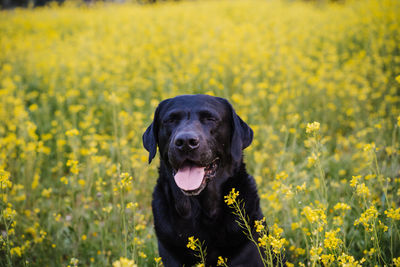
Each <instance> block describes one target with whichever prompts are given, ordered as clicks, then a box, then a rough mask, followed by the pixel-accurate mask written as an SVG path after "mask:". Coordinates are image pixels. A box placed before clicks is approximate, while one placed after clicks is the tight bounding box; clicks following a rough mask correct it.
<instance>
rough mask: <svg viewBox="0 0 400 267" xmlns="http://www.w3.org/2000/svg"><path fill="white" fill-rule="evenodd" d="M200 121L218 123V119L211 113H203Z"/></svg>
mask: <svg viewBox="0 0 400 267" xmlns="http://www.w3.org/2000/svg"><path fill="white" fill-rule="evenodd" d="M200 119H201V120H202V121H203V122H216V121H218V119H217V118H216V117H215V116H214V115H213V114H211V113H209V112H202V113H200Z"/></svg>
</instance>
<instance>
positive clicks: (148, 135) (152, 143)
mask: <svg viewBox="0 0 400 267" xmlns="http://www.w3.org/2000/svg"><path fill="white" fill-rule="evenodd" d="M155 123H156V122H155V120H153V122H152V123H151V124H150V126H149V127H148V128H147V130H146V131H145V132H144V134H143V138H142V140H143V146H144V148H145V149H146V150H147V151H149V164H150V163H151V161H152V160H153V158H154V157H155V156H156V153H157V137H156V134H157V133H156V130H155V126H154V124H155Z"/></svg>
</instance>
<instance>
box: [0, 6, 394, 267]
mask: <svg viewBox="0 0 400 267" xmlns="http://www.w3.org/2000/svg"><path fill="white" fill-rule="evenodd" d="M133 2H135V1H133ZM328 2H329V3H328ZM331 2H332V3H331ZM398 14H400V2H399V1H398V0H364V1H301V0H296V1H280V0H271V1H260V0H248V1H244V0H237V1H225V0H222V1H180V2H177V3H157V4H154V5H138V4H136V3H132V1H126V2H125V3H118V4H117V3H104V2H101V1H98V2H95V3H91V4H90V5H87V4H83V3H78V2H76V1H65V2H64V3H63V4H62V5H50V6H46V7H43V8H35V9H31V8H28V9H20V8H16V9H13V10H1V11H0V51H1V52H0V118H1V119H0V232H1V235H0V255H2V256H1V257H0V266H3V265H5V266H10V265H13V266H19V265H27V266H28V265H32V266H52V265H56V266H109V265H111V264H112V263H115V265H117V266H135V265H137V266H154V265H156V266H162V259H161V258H160V257H159V255H158V251H157V241H156V237H155V233H154V228H153V217H152V211H151V201H152V200H151V199H152V194H151V192H152V190H153V188H154V185H155V183H156V179H157V165H158V164H157V160H154V161H153V163H152V164H151V165H148V153H147V151H146V150H145V149H144V148H143V145H142V139H141V136H142V134H143V132H144V131H145V129H146V128H147V127H148V125H149V124H150V123H151V121H152V119H153V114H154V110H155V108H156V107H157V105H158V103H159V102H160V101H161V100H162V99H165V98H167V97H172V96H175V95H178V94H197V93H203V94H209V95H216V96H220V97H224V98H227V99H228V100H229V101H230V103H232V105H233V107H234V108H235V111H236V112H237V113H238V114H239V115H240V117H241V118H242V119H243V120H244V121H246V123H248V124H249V126H250V127H251V128H252V129H253V131H254V139H253V142H252V144H251V145H250V146H249V147H248V148H246V149H245V150H244V152H243V153H244V154H245V156H244V160H245V162H246V167H247V170H248V173H250V174H251V175H253V176H254V178H255V181H256V183H257V189H258V192H259V195H260V206H261V209H262V211H263V214H264V216H265V218H264V219H262V220H259V221H250V220H249V222H248V224H247V225H245V222H244V221H245V220H247V219H249V218H247V217H246V216H247V215H246V214H243V213H241V208H242V207H243V206H245V205H246V203H244V202H243V201H241V198H240V195H239V192H238V190H240V189H239V188H238V187H236V188H234V189H230V188H229V189H226V190H231V191H225V192H224V195H221V196H220V202H221V203H220V204H221V206H224V207H225V208H227V209H229V210H230V211H233V212H236V213H235V214H236V215H238V216H239V217H240V214H241V215H242V217H240V219H238V221H239V223H241V225H240V226H241V229H245V232H246V233H243V234H244V235H246V236H247V237H253V238H254V240H253V241H254V243H255V247H257V248H258V249H260V250H261V252H263V251H266V252H267V251H270V252H274V251H275V253H278V252H279V255H281V256H282V255H283V254H285V258H286V259H287V262H288V263H287V265H288V266H313V265H314V266H318V265H324V266H358V265H363V266H385V265H386V266H391V265H394V266H399V265H400V263H399V262H400V260H399V255H400V243H399V242H400V241H399V240H400V233H399V231H398V229H399V221H400V215H399V213H400V211H399V202H398V199H399V197H400V178H399V177H400V173H399V169H400V163H399V162H400V95H399V90H400V48H399V44H400V39H399V36H400V16H399V15H398ZM157 157H158V153H157ZM241 193H243V192H241ZM239 204H240V205H239ZM228 205H229V206H228ZM227 206H228V207H227ZM239 217H238V218H239ZM250 219H251V220H253V219H254V218H250ZM258 219H259V218H258ZM277 225H279V227H277ZM243 227H244V228H243ZM268 227H269V228H268ZM339 229H340V230H339ZM193 234H195V233H193ZM259 238H260V239H259ZM194 241H195V239H193V242H194ZM193 242H192V244H193V245H194V244H195V243H193ZM189 243H190V242H189ZM198 243H200V241H198ZM259 243H260V244H261V245H262V246H261V247H260V246H258V245H259ZM200 245H203V244H200ZM206 246H207V244H204V247H206ZM191 247H193V246H191ZM364 250H365V251H366V252H367V253H364V252H363V251H364ZM189 251H190V250H189ZM193 252H194V253H199V254H201V253H200V250H196V251H193ZM283 252H284V253H283ZM209 253H210V252H209ZM211 253H212V252H211ZM264 254H267V253H264ZM203 256H204V255H203ZM270 260H272V259H270ZM202 261H203V260H200V264H205V263H204V262H202ZM229 261H230V259H225V258H223V257H221V259H220V260H219V264H220V265H221V266H225V265H224V264H228V263H229ZM272 262H273V260H272Z"/></svg>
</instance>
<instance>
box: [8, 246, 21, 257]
mask: <svg viewBox="0 0 400 267" xmlns="http://www.w3.org/2000/svg"><path fill="white" fill-rule="evenodd" d="M10 253H11V256H13V255H17V256H18V257H21V256H22V249H21V247H13V248H11V249H10Z"/></svg>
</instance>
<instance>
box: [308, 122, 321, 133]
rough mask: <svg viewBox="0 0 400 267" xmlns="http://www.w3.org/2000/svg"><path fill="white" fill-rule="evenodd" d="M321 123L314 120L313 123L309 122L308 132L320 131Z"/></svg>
mask: <svg viewBox="0 0 400 267" xmlns="http://www.w3.org/2000/svg"><path fill="white" fill-rule="evenodd" d="M319 128H320V123H319V122H316V121H314V122H313V123H307V127H306V133H316V132H318V131H319Z"/></svg>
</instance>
